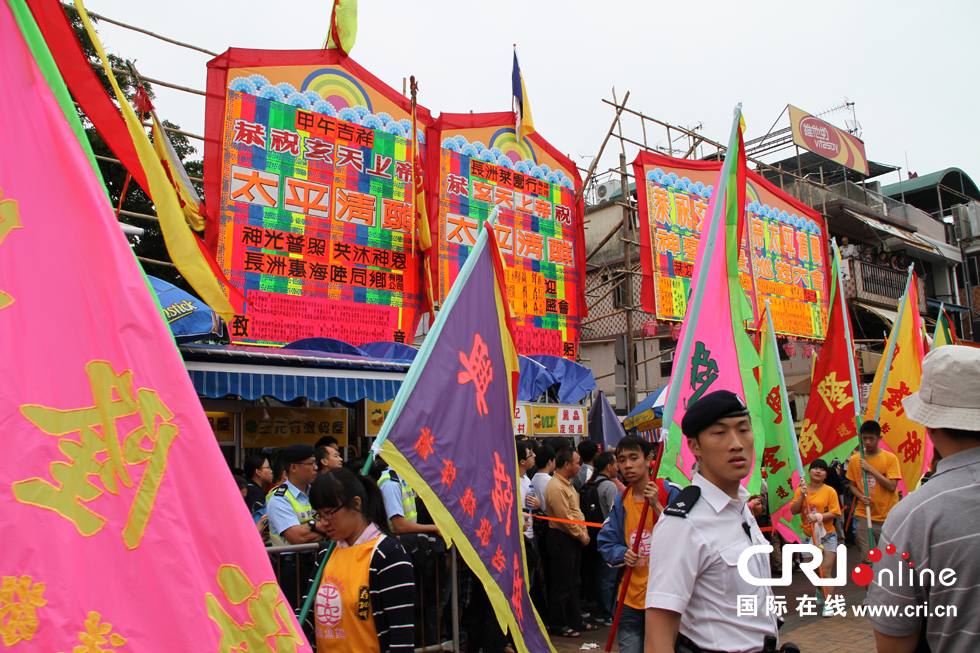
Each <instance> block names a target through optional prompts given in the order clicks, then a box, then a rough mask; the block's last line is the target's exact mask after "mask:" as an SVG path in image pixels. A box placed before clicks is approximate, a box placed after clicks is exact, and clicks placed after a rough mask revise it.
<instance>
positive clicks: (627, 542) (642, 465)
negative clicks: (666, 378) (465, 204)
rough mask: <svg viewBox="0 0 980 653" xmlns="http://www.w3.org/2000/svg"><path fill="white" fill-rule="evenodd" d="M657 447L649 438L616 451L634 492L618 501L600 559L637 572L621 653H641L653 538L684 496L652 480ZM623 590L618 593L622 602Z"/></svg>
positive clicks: (629, 440) (627, 440)
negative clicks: (660, 521) (643, 520)
mask: <svg viewBox="0 0 980 653" xmlns="http://www.w3.org/2000/svg"><path fill="white" fill-rule="evenodd" d="M653 456H654V449H653V445H652V444H651V443H649V442H647V441H646V440H644V439H643V438H640V437H638V436H635V435H627V436H626V437H624V438H623V439H622V440H620V441H619V444H618V445H617V446H616V463H617V465H618V466H619V471H620V473H621V474H622V475H623V478H624V479H625V480H626V482H627V483H629V487H627V488H626V490H625V491H624V492H622V493H620V494H617V495H616V498H615V499H614V500H613V505H612V508H611V509H610V510H609V515H608V516H607V517H606V521H605V522H604V523H603V525H602V529H601V530H600V531H599V536H598V538H597V539H598V542H599V553H600V554H601V555H602V557H603V559H605V561H606V563H607V564H609V566H611V567H619V566H623V565H625V566H627V567H632V568H633V572H632V574H631V575H630V582H629V587H628V589H627V590H626V596H625V598H624V601H623V611H622V613H621V614H620V617H619V619H620V621H619V630H618V634H619V650H620V653H641V652H642V651H643V642H644V637H645V629H646V614H645V613H644V605H645V603H644V602H645V601H646V593H647V577H648V576H649V573H650V563H651V559H650V553H651V551H650V538H651V537H652V533H653V527H654V525H655V524H656V523H657V519H658V518H659V517H660V513H661V512H663V509H664V506H666V505H669V504H670V503H671V502H672V501H673V500H674V499H676V498H677V496H678V495H679V494H680V488H679V487H677V486H676V485H673V484H672V483H670V482H669V481H667V480H666V479H662V478H660V479H656V480H653V479H651V478H650V462H651V461H652V460H653ZM644 501H649V502H650V508H649V510H648V514H647V520H646V524H644V527H643V531H642V533H638V532H637V531H639V526H640V516H641V515H642V512H643V502H644ZM637 537H639V540H640V545H639V547H637V553H633V549H632V546H633V543H634V542H635V541H636V539H637ZM621 590H622V584H621V583H620V587H619V588H617V590H616V595H615V597H614V598H615V599H616V600H617V601H618V599H619V592H620V591H621Z"/></svg>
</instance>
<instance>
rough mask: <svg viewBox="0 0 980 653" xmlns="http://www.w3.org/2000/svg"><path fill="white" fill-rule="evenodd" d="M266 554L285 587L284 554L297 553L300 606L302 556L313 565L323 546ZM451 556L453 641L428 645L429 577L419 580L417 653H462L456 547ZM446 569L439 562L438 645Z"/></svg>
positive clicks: (270, 549)
mask: <svg viewBox="0 0 980 653" xmlns="http://www.w3.org/2000/svg"><path fill="white" fill-rule="evenodd" d="M265 550H266V552H267V553H268V554H269V557H270V559H271V560H272V567H273V569H274V570H275V572H276V582H278V583H279V585H280V586H282V557H283V556H282V554H286V553H294V554H296V556H297V561H296V565H295V568H296V585H295V587H296V596H295V597H294V598H295V599H296V605H300V601H301V599H302V596H303V594H304V589H305V587H306V583H307V581H308V580H309V579H308V578H301V577H300V564H299V556H302V555H304V554H309V555H311V556H312V557H313V562H315V560H316V555H317V552H318V551H319V550H320V545H319V544H316V543H313V544H289V545H285V546H267V547H265ZM444 555H448V556H449V569H450V577H451V582H450V596H449V600H450V606H451V620H450V628H451V630H452V639H451V640H446V641H442V642H440V643H438V644H430V645H428V646H426V645H425V641H426V637H425V622H426V614H425V598H424V597H425V596H426V591H425V590H426V582H427V581H426V578H425V576H419V583H420V586H419V588H418V596H419V597H420V600H419V604H418V605H417V606H416V607H417V608H418V613H419V618H417V619H416V624H417V625H420V641H421V642H422V647H421V648H417V649H415V653H438V652H439V651H459V650H460V648H459V568H458V565H457V560H456V557H457V556H456V547H455V546H454V547H452V548H450V549H449V551H447V552H446V554H444ZM441 566H442V565H441V564H439V562H437V564H436V565H435V569H436V571H435V579H434V582H435V604H436V611H435V617H436V637H437V641H438V639H440V636H441V633H442V606H443V596H442V584H441V583H440V582H439V573H440V567H441Z"/></svg>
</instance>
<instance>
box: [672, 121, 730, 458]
mask: <svg viewBox="0 0 980 653" xmlns="http://www.w3.org/2000/svg"><path fill="white" fill-rule="evenodd" d="M741 115H742V105H741V104H739V105H738V106H737V107H736V108H735V120H734V122H733V123H732V133H731V135H730V136H729V137H728V149H727V150H726V153H725V162H724V164H722V166H721V174H720V175H719V179H721V180H724V182H725V192H726V193H729V192H731V189H729V188H728V183H727V181H728V177H729V175H730V174H731V169H732V161H731V156H730V154H731V152H732V151H733V150H734V149H735V144H736V143H737V139H738V130H739V120H740V118H741ZM714 200H715V206H714V211H712V213H711V233H709V234H708V240H707V242H705V244H704V252H702V255H701V264H702V267H703V266H704V265H705V264H707V266H708V267H706V268H704V272H703V273H702V272H701V268H699V274H698V283H697V285H696V286H695V287H694V294H693V295H692V297H691V301H690V302H689V303H688V316H689V317H691V318H696V315H692V314H691V307H692V306H700V305H701V303H702V301H703V300H704V292H705V290H704V289H705V287H706V286H707V285H708V282H707V272H708V270H710V266H711V261H712V258H713V255H714V250H715V241H716V240H717V234H718V230H719V229H724V228H725V221H724V219H723V209H724V206H723V205H724V197H722V195H721V184H720V183H719V184H718V188H716V189H715V198H714ZM743 209H744V207H743ZM723 233H724V232H723ZM685 319H688V318H687V317H685ZM688 326H690V325H688ZM693 340H694V329H692V328H686V329H684V339H683V340H682V341H681V343H680V345H679V348H680V351H679V358H678V360H679V362H680V365H681V368H678V371H679V370H680V369H683V365H684V364H685V362H686V361H687V360H688V358H689V357H690V355H691V346H692V345H693ZM674 381H677V382H676V383H675V382H674ZM680 393H681V384H680V379H679V378H678V379H674V378H673V375H671V383H670V393H669V394H668V395H667V401H666V403H665V404H664V411H663V423H664V424H665V425H666V426H667V433H668V439H669V433H670V428H671V426H672V425H673V420H674V413H675V412H676V410H677V401H678V398H679V397H680ZM664 450H665V451H666V445H665V447H664Z"/></svg>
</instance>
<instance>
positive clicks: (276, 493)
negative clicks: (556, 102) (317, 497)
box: [266, 483, 313, 546]
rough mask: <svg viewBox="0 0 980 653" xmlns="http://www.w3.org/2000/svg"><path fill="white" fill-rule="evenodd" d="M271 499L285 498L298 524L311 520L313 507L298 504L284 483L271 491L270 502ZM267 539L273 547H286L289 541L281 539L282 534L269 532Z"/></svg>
mask: <svg viewBox="0 0 980 653" xmlns="http://www.w3.org/2000/svg"><path fill="white" fill-rule="evenodd" d="M272 497H285V499H286V501H288V502H289V505H290V506H292V508H293V512H295V513H296V519H298V520H299V523H300V524H305V523H307V522H310V521H312V520H313V506H311V505H310V504H308V503H300V502H299V501H298V500H297V499H296V497H294V496H293V493H292V492H290V491H289V488H288V486H287V485H286V484H285V483H283V484H282V485H280V486H279V487H277V488H276V489H275V490H273V491H272V494H270V495H269V499H270V500H271V499H272ZM266 505H267V506H268V500H267V501H266ZM269 539H270V540H271V541H272V544H273V546H286V545H288V544H289V540H287V539H286V538H284V537H282V533H279V534H278V535H276V534H273V533H272V532H271V531H270V532H269Z"/></svg>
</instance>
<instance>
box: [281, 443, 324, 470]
mask: <svg viewBox="0 0 980 653" xmlns="http://www.w3.org/2000/svg"><path fill="white" fill-rule="evenodd" d="M315 457H316V449H314V448H313V447H311V446H310V445H308V444H291V445H289V446H288V447H286V448H285V449H283V450H282V462H284V463H286V464H287V465H289V464H292V463H301V462H303V461H304V460H306V459H307V458H315Z"/></svg>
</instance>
